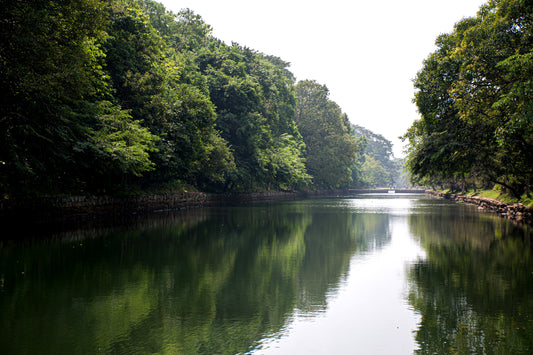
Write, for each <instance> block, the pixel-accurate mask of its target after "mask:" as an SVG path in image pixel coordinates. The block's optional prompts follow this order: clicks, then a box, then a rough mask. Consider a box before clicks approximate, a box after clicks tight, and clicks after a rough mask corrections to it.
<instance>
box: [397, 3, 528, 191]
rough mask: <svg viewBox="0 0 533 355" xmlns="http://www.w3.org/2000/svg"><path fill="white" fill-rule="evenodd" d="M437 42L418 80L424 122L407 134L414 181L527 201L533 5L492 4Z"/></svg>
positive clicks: (406, 138)
mask: <svg viewBox="0 0 533 355" xmlns="http://www.w3.org/2000/svg"><path fill="white" fill-rule="evenodd" d="M436 45H437V50H436V51H435V52H434V53H432V54H431V55H430V56H429V57H428V58H427V59H426V60H425V61H424V65H423V68H422V70H421V71H420V72H419V73H418V75H417V76H416V78H415V80H414V85H415V88H416V95H415V99H414V101H415V103H416V105H417V107H418V111H419V112H420V115H421V118H420V119H419V120H418V121H415V122H414V123H413V125H412V126H411V127H410V128H409V130H408V132H407V133H406V134H405V135H404V137H403V138H404V140H406V141H407V143H408V149H407V151H408V152H407V162H406V166H407V168H408V169H409V171H410V172H411V174H412V177H413V179H414V181H415V182H416V183H419V184H423V185H426V186H440V187H443V188H451V190H452V191H460V190H462V191H465V190H467V189H472V188H473V189H474V190H475V189H476V188H493V187H498V186H499V187H502V188H503V190H507V191H508V192H510V193H511V194H512V195H513V196H514V197H515V198H517V199H520V198H521V196H524V195H526V196H530V191H531V182H532V181H531V178H532V176H533V80H532V78H533V1H531V0H491V1H489V2H488V3H487V4H485V5H483V6H482V7H481V8H480V10H479V12H478V14H477V16H476V17H473V18H466V19H463V20H461V21H459V22H458V23H457V24H456V25H455V28H454V30H453V32H451V33H448V34H443V35H441V36H439V37H438V38H437V40H436Z"/></svg>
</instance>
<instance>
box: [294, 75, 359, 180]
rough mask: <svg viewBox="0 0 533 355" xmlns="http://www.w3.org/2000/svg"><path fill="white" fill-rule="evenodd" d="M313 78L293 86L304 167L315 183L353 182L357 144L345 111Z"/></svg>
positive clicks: (324, 87) (325, 88)
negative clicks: (301, 139) (305, 150)
mask: <svg viewBox="0 0 533 355" xmlns="http://www.w3.org/2000/svg"><path fill="white" fill-rule="evenodd" d="M328 95H329V91H328V89H327V87H326V86H324V85H320V84H317V83H316V82H314V81H301V82H299V83H298V85H296V97H297V106H296V123H297V124H298V128H299V129H300V133H301V134H302V136H303V138H304V142H305V144H306V146H307V155H306V158H307V167H308V169H309V172H310V173H311V175H312V176H313V177H314V179H315V181H314V182H315V185H317V186H319V187H323V188H338V187H342V186H346V185H347V184H349V183H350V182H351V181H352V169H351V168H352V165H353V164H354V162H355V157H356V152H357V144H356V141H355V137H354V136H353V134H352V128H351V127H350V123H349V121H348V117H347V116H346V114H343V113H342V112H341V109H340V107H339V106H338V105H337V104H336V103H335V102H333V101H331V100H330V99H329V98H328Z"/></svg>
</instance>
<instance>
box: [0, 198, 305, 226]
mask: <svg viewBox="0 0 533 355" xmlns="http://www.w3.org/2000/svg"><path fill="white" fill-rule="evenodd" d="M298 197H301V194H299V193H293V192H281V191H265V192H251V193H246V194H210V193H205V192H182V193H164V194H142V195H131V196H59V197H45V198H35V199H23V200H19V199H14V200H1V201H0V217H1V218H2V219H10V218H27V219H31V220H37V221H49V220H54V219H55V220H70V219H84V218H90V217H97V216H124V215H130V214H143V213H152V212H159V211H171V210H180V209H186V208H198V207H205V206H213V205H218V204H224V203H239V202H253V201H266V200H283V199H294V198H298Z"/></svg>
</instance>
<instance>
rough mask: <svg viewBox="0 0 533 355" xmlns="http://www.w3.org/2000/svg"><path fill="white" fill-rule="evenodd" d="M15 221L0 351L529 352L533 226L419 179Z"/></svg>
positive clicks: (7, 250)
mask: <svg viewBox="0 0 533 355" xmlns="http://www.w3.org/2000/svg"><path fill="white" fill-rule="evenodd" d="M14 233H16V232H14ZM19 234H20V233H17V234H12V235H11V234H10V235H4V236H3V237H2V239H3V241H2V242H1V244H0V325H1V331H0V353H2V354H93V353H115V354H149V353H158V354H237V353H257V354H308V353H318V354H333V353H335V354H410V353H417V354H466V353H468V354H529V353H533V259H532V256H531V244H530V242H531V232H530V231H529V230H527V229H526V228H523V227H522V228H519V227H516V226H514V225H512V224H510V223H509V222H507V221H506V220H504V219H501V218H499V217H496V216H494V215H491V214H487V213H482V212H479V211H477V210H476V209H474V208H473V207H470V206H460V205H455V204H452V203H450V202H447V201H443V200H433V199H427V198H425V197H424V196H423V195H364V196H361V197H359V198H353V199H323V200H305V201H290V202H275V203H268V204H253V205H247V206H239V207H220V208H211V209H198V210H194V211H189V212H183V213H175V214H168V215H162V214H161V215H156V216H152V217H150V218H143V219H138V220H135V221H132V222H131V223H130V224H129V225H128V226H126V227H114V228H107V229H99V228H93V229H91V230H77V231H74V232H66V233H61V234H55V235H51V236H45V235H43V236H41V237H40V238H39V239H35V238H32V239H24V240H22V241H19V242H13V241H10V239H11V240H12V239H15V237H16V238H17V239H20V237H23V236H21V235H19ZM11 237H12V238H11Z"/></svg>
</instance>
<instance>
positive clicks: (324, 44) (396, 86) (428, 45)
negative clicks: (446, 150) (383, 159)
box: [160, 0, 487, 157]
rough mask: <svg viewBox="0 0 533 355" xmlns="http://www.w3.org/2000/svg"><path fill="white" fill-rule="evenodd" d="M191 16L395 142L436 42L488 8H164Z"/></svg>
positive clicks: (472, 4)
mask: <svg viewBox="0 0 533 355" xmlns="http://www.w3.org/2000/svg"><path fill="white" fill-rule="evenodd" d="M160 2H161V3H163V4H164V5H165V7H166V8H167V9H169V10H171V11H173V12H175V13H177V12H178V11H179V10H180V9H183V8H190V9H191V10H193V11H194V12H195V13H197V14H199V15H201V16H202V18H203V19H204V21H205V22H206V23H207V24H209V25H211V26H212V27H213V35H214V36H215V37H217V38H219V39H221V40H223V41H224V42H226V43H227V44H231V43H232V42H237V43H239V44H240V45H242V46H246V47H249V48H251V49H255V50H257V51H259V52H263V53H265V54H268V55H275V56H278V57H280V58H281V59H283V60H285V61H287V62H290V63H291V67H290V69H291V71H292V72H293V73H294V75H295V76H296V78H297V80H305V79H311V80H316V81H317V82H319V83H320V84H325V85H326V86H327V87H328V88H329V90H330V98H331V99H332V100H333V101H335V102H336V103H337V104H338V105H339V106H340V107H341V108H342V110H343V111H344V112H345V113H346V114H347V115H348V117H349V118H350V121H351V122H353V123H355V124H358V125H361V126H363V127H366V128H368V129H370V130H372V131H373V132H375V133H379V134H382V135H383V136H384V137H385V138H387V139H388V140H390V141H392V142H393V144H394V154H395V156H396V157H399V156H401V155H402V154H401V152H402V143H401V141H400V140H399V139H398V136H400V135H402V134H404V133H405V131H406V130H407V128H409V126H410V125H411V123H412V122H413V121H414V120H415V119H417V118H418V112H417V110H416V106H415V105H414V104H413V103H412V99H413V95H414V89H413V84H412V79H413V78H414V77H415V75H416V73H417V72H418V71H419V70H420V69H421V67H422V61H423V60H424V59H425V58H426V57H427V56H428V55H429V54H430V53H431V52H433V51H434V50H435V46H434V43H435V39H436V37H437V36H438V35H439V34H441V33H448V32H451V31H452V30H453V26H454V24H455V23H456V22H457V21H459V20H461V19H462V18H464V17H470V16H475V15H476V13H477V10H478V9H479V7H480V6H481V5H482V4H484V3H486V2H487V1H486V0H447V1H444V0H403V1H398V0H381V1H373V0H365V1H361V0H352V1H350V0H329V1H315V0H306V1H303V0H283V1H282V0H270V1H262V2H258V1H253V0H226V1H221V0H164V1H160Z"/></svg>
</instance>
